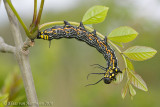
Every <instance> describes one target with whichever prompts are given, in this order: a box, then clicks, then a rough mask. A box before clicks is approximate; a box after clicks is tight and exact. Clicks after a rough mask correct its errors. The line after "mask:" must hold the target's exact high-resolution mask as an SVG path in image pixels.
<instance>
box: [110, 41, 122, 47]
mask: <svg viewBox="0 0 160 107" xmlns="http://www.w3.org/2000/svg"><path fill="white" fill-rule="evenodd" d="M112 42H113V43H114V44H116V45H118V46H120V47H122V48H123V47H124V46H123V44H122V43H121V42H115V41H112Z"/></svg>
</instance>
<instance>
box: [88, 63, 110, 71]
mask: <svg viewBox="0 0 160 107" xmlns="http://www.w3.org/2000/svg"><path fill="white" fill-rule="evenodd" d="M91 66H95V68H100V69H102V70H104V71H106V70H107V68H105V67H103V66H101V65H99V64H93V65H91Z"/></svg>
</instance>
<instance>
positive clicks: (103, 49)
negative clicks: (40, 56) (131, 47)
mask: <svg viewBox="0 0 160 107" xmlns="http://www.w3.org/2000/svg"><path fill="white" fill-rule="evenodd" d="M61 38H75V39H77V40H79V41H83V42H86V43H87V44H88V45H90V46H92V47H94V48H96V49H97V50H98V51H99V52H100V53H101V54H103V56H104V58H105V60H106V62H107V67H103V66H101V65H99V64H94V65H93V66H96V67H98V68H100V69H102V70H104V71H105V72H104V73H90V74H102V75H104V76H103V77H102V78H101V79H100V80H98V81H97V82H96V83H93V84H88V85H86V86H89V85H95V84H97V83H99V82H100V81H102V80H103V81H104V83H106V84H110V83H111V82H112V81H113V80H116V75H117V74H118V73H122V71H121V70H120V69H119V67H118V62H117V58H116V55H115V52H114V51H113V49H112V48H111V47H110V46H109V45H108V43H107V37H106V36H105V39H104V40H102V39H100V38H99V37H98V36H97V34H96V30H94V31H93V32H89V31H87V30H86V29H85V27H84V25H83V23H82V22H80V25H79V26H78V27H77V26H73V25H71V24H70V23H69V22H67V21H64V26H53V27H52V28H47V29H45V30H43V31H41V32H40V31H39V33H38V35H37V39H44V40H49V41H51V40H52V39H61ZM90 74H88V76H89V75H90ZM88 76H87V78H88Z"/></svg>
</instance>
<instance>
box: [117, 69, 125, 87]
mask: <svg viewBox="0 0 160 107" xmlns="http://www.w3.org/2000/svg"><path fill="white" fill-rule="evenodd" d="M124 74H125V69H124V70H123V71H122V73H118V74H117V76H116V80H115V81H114V83H116V84H119V83H120V82H122V80H123V77H124Z"/></svg>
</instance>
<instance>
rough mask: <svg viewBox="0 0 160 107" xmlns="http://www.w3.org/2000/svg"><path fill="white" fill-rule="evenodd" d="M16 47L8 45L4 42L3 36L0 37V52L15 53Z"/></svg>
mask: <svg viewBox="0 0 160 107" xmlns="http://www.w3.org/2000/svg"><path fill="white" fill-rule="evenodd" d="M15 50H16V48H15V47H13V46H11V45H8V44H6V43H5V42H4V40H3V38H2V37H0V52H4V53H15Z"/></svg>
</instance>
